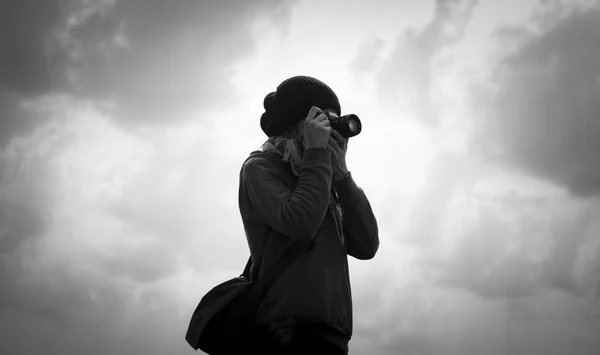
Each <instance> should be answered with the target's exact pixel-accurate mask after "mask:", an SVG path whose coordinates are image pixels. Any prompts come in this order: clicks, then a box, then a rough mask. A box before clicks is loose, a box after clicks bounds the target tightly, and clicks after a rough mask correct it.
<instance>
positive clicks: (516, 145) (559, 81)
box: [0, 0, 600, 355]
mask: <svg viewBox="0 0 600 355" xmlns="http://www.w3.org/2000/svg"><path fill="white" fill-rule="evenodd" d="M0 53H2V54H1V55H0V289H1V290H2V291H1V293H0V336H1V338H2V339H1V341H0V353H1V354H3V355H29V354H50V355H54V354H57V355H59V354H60V355H79V354H89V355H101V354H127V355H137V354H139V355H142V354H143V355H162V354H177V355H179V354H192V353H193V350H192V349H191V348H190V347H189V345H188V344H187V343H186V342H185V340H184V336H185V332H186V329H187V326H188V322H189V319H190V316H191V314H192V312H193V310H194V308H195V307H196V305H197V303H198V301H199V300H200V298H201V297H202V296H203V295H204V294H205V293H206V292H207V291H208V290H210V289H211V288H212V287H214V286H215V285H217V284H218V283H220V282H223V281H225V280H227V279H230V278H232V277H235V276H237V275H239V274H240V273H241V271H242V269H243V267H244V265H245V263H246V260H247V257H248V253H249V250H248V246H247V244H246V239H245V235H244V230H243V226H242V223H241V219H240V216H239V210H238V204H237V194H238V181H239V180H238V179H239V170H240V167H241V164H242V163H243V161H244V159H245V158H246V157H247V156H248V154H249V153H250V152H251V151H253V150H256V149H258V148H259V146H260V145H261V144H262V143H263V142H264V140H265V139H266V136H265V135H264V133H263V132H262V131H261V129H260V125H259V120H260V115H261V113H262V112H263V107H262V103H263V98H264V96H265V95H266V94H267V93H268V92H270V91H274V90H275V88H276V87H277V85H278V84H279V83H280V82H281V81H283V80H284V79H286V78H288V77H291V76H294V75H310V76H314V77H317V78H319V79H320V80H323V81H324V82H326V83H327V84H328V85H329V86H331V87H332V88H333V90H334V91H335V92H336V93H337V94H338V96H339V98H340V101H341V107H342V112H343V113H355V114H357V115H358V116H360V117H361V120H362V122H363V132H362V133H361V134H360V135H359V136H357V137H355V138H352V139H351V140H350V144H349V150H348V156H347V160H348V168H349V170H350V171H351V172H352V174H353V176H354V179H355V181H356V182H357V184H358V185H359V186H361V187H362V188H363V189H364V191H365V192H366V194H367V196H368V197H369V199H370V202H371V204H372V207H373V210H374V212H375V214H376V216H377V219H378V223H379V231H380V235H379V237H380V240H381V246H380V248H379V252H378V254H377V256H376V257H375V258H374V259H372V260H369V261H358V260H355V259H350V269H351V281H352V286H353V299H354V312H355V313H354V319H355V326H354V336H353V338H352V340H351V342H350V353H351V354H353V355H367V354H369V355H396V354H401V355H404V354H406V355H437V354H440V355H442V354H443V355H462V354H466V355H471V354H472V355H482V354H485V355H487V354H489V355H503V354H523V355H530V354H549V355H554V354H556V355H563V354H573V355H592V354H598V353H600V340H599V337H598V336H597V335H598V329H600V164H599V163H598V162H599V161H600V158H598V157H596V154H597V153H598V152H599V151H600V59H599V58H600V2H599V1H597V0H592V1H586V0H577V1H535V0H510V1H508V0H503V1H496V0H480V1H475V0H437V1H424V0H403V1H392V0H387V1H386V0H379V1H375V0H370V1H369V2H367V1H362V0H345V1H344V0H318V1H317V0H294V1H275V0H273V1H268V0H261V1H241V0H238V1H217V0H214V1H201V0H199V1H183V0H178V1H158V0H153V1H150V0H147V1H133V0H98V1H84V0H64V1H62V0H59V1H51V0H45V1H34V0H31V1H22V0H21V1H17V0H15V1H4V2H3V6H2V10H1V11H0Z"/></svg>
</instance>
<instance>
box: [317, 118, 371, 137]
mask: <svg viewBox="0 0 600 355" xmlns="http://www.w3.org/2000/svg"><path fill="white" fill-rule="evenodd" d="M325 115H326V116H327V118H328V119H329V123H330V124H331V128H333V129H335V130H336V131H338V132H339V133H340V134H341V135H342V137H344V138H350V137H354V136H357V135H358V134H359V133H360V132H361V130H362V124H361V122H360V119H359V118H358V116H357V115H355V114H348V115H344V116H341V117H340V116H338V115H336V114H335V112H325Z"/></svg>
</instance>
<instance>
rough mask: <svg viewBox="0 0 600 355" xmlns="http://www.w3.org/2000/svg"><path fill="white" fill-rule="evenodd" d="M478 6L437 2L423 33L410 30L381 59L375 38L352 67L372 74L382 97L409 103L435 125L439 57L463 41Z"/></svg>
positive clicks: (468, 0) (465, 0)
mask: <svg viewBox="0 0 600 355" xmlns="http://www.w3.org/2000/svg"><path fill="white" fill-rule="evenodd" d="M476 4H477V2H476V1H474V0H436V2H435V5H436V6H435V14H434V17H433V19H432V20H431V22H430V23H429V24H428V25H427V26H425V27H424V28H422V29H415V28H411V29H408V30H406V31H404V32H403V33H402V34H401V35H399V36H398V37H397V38H396V43H395V46H394V48H393V50H392V52H391V54H390V55H389V57H387V58H384V57H382V55H381V54H380V52H381V50H382V48H383V47H382V44H381V40H380V39H379V38H374V39H372V40H371V41H369V42H367V43H364V44H363V46H362V47H361V48H360V49H359V54H358V56H357V58H356V59H355V61H354V62H353V64H352V67H353V68H354V69H355V70H357V71H363V72H364V71H367V72H372V73H373V74H374V75H375V76H376V78H377V82H378V91H379V92H380V94H381V96H382V97H385V98H388V99H391V100H393V101H398V99H400V100H409V101H410V102H411V107H412V109H413V110H414V112H415V113H416V114H417V116H418V117H419V120H421V121H422V122H424V123H427V124H435V123H436V122H437V119H438V118H437V116H438V114H439V112H437V111H436V109H435V104H434V102H433V101H432V93H433V91H434V90H435V85H436V75H437V69H436V68H437V64H436V62H435V61H436V56H437V55H439V54H440V52H441V51H442V50H443V49H444V48H446V47H448V46H450V45H452V44H453V43H456V42H458V41H460V39H461V38H462V37H463V34H464V31H465V28H466V25H467V23H468V20H469V18H470V16H471V13H472V11H473V9H474V7H475V6H476ZM372 68H373V69H372Z"/></svg>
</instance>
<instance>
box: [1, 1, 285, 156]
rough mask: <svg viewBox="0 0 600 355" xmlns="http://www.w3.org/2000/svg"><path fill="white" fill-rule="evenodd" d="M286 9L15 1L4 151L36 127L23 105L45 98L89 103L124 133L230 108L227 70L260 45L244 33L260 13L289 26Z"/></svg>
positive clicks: (6, 19)
mask: <svg viewBox="0 0 600 355" xmlns="http://www.w3.org/2000/svg"><path fill="white" fill-rule="evenodd" d="M290 3H291V2H290V1H285V2H276V1H271V0H264V1H253V2H238V1H226V2H223V1H189V0H188V1H178V2H177V3H176V4H171V3H165V2H162V1H146V2H134V1H115V0H105V1H97V2H87V1H85V2H84V1H77V0H57V1H47V2H44V4H42V5H40V4H38V3H37V2H30V1H11V2H9V3H8V6H9V7H10V9H9V10H10V11H3V14H2V16H3V17H2V18H1V19H2V21H0V22H1V23H2V28H1V29H2V31H1V32H2V35H1V36H2V37H0V43H2V46H3V51H2V52H3V53H6V55H3V56H2V58H0V68H1V69H0V102H3V103H4V102H7V103H8V105H6V106H5V105H2V111H0V114H1V115H2V116H3V117H8V119H7V120H3V121H2V123H1V126H0V128H2V130H0V131H2V132H3V134H2V135H1V136H0V138H1V139H2V140H1V141H0V144H1V145H2V147H4V146H5V145H6V144H8V142H9V140H10V138H11V137H12V136H14V135H17V134H24V132H30V131H31V130H32V129H34V127H35V126H36V125H37V124H38V123H39V122H38V121H35V120H33V119H32V118H31V117H29V115H28V114H27V112H24V111H22V110H20V106H21V103H22V101H23V100H26V99H34V98H37V97H40V96H43V95H48V94H69V95H72V96H74V97H77V98H79V99H85V100H91V101H92V102H95V103H97V104H98V108H99V109H101V108H102V109H105V110H107V112H109V113H110V114H111V117H114V118H115V121H116V122H118V123H121V124H123V125H125V126H129V125H135V126H137V125H144V126H146V125H150V126H156V125H158V126H168V125H173V124H177V123H180V122H182V121H185V120H187V119H189V117H188V116H187V113H188V112H189V111H190V110H194V109H198V108H199V107H201V106H203V105H207V104H208V105H217V104H227V103H228V102H230V101H231V100H234V98H235V95H234V94H233V91H234V90H233V87H232V86H231V83H230V81H229V79H230V76H231V70H230V66H231V65H232V64H234V63H235V62H236V61H237V60H239V59H241V58H244V57H245V56H247V55H249V54H251V53H252V51H253V50H254V47H255V45H256V39H255V38H254V37H253V34H252V32H251V31H249V30H248V29H249V28H250V26H251V25H252V23H253V21H255V20H256V19H257V18H258V17H259V16H260V17H273V16H276V17H277V19H276V20H273V21H272V23H273V25H274V26H279V27H281V28H285V26H287V21H286V19H288V18H289V11H290ZM34 7H35V9H36V11H31V9H32V8H34ZM32 122H33V123H32Z"/></svg>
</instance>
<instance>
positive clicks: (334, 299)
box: [239, 148, 379, 352]
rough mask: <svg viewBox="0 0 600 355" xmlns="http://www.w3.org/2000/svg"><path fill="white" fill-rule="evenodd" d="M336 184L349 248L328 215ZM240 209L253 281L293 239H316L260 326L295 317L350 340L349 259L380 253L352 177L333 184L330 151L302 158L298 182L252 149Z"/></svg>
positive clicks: (264, 308)
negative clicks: (322, 326)
mask: <svg viewBox="0 0 600 355" xmlns="http://www.w3.org/2000/svg"><path fill="white" fill-rule="evenodd" d="M332 184H333V187H334V188H335V190H336V191H337V194H338V196H339V203H340V205H341V207H342V211H343V234H344V244H342V242H341V241H340V237H339V235H338V229H337V228H336V220H335V218H334V216H333V214H331V213H329V207H330V206H329V204H330V193H332V192H331V191H332ZM239 207H240V213H241V216H242V221H243V224H244V229H245V232H246V238H247V241H248V245H249V247H250V252H251V256H252V262H253V267H252V269H251V277H252V278H253V279H258V278H260V277H261V276H262V275H263V273H264V272H265V271H266V270H268V269H269V267H270V266H271V265H272V263H273V262H274V261H275V260H277V258H278V257H279V256H280V255H281V253H282V252H283V251H284V250H285V249H286V248H287V247H288V245H289V244H290V243H291V242H292V241H293V240H308V239H310V238H314V242H315V245H314V247H313V249H312V250H311V251H310V252H307V253H305V254H304V255H302V256H301V257H300V258H299V259H298V260H297V261H296V262H294V263H293V264H292V265H291V266H290V267H289V268H288V269H287V271H286V272H285V273H283V274H282V276H281V277H280V278H279V279H278V280H277V282H276V283H275V284H273V286H272V287H271V288H270V290H269V291H268V292H267V295H266V298H265V300H264V301H263V302H262V304H261V306H260V308H259V313H258V323H259V325H265V324H270V323H271V322H273V321H275V320H278V319H281V318H286V317H294V318H296V319H299V320H302V321H306V322H314V323H315V324H321V325H325V326H327V327H328V328H329V329H333V330H335V331H336V332H337V333H339V334H340V335H341V336H342V337H343V338H344V339H345V340H346V352H347V342H348V341H349V340H350V338H351V336H352V296H351V290H350V278H349V273H348V258H347V255H350V256H353V257H355V258H357V259H360V260H368V259H371V258H373V257H374V256H375V254H376V252H377V249H378V247H379V237H378V229H377V221H376V219H375V216H374V215H373V211H372V210H371V206H370V204H369V201H368V200H367V197H366V196H365V194H364V192H363V191H362V190H361V189H360V188H359V187H358V186H357V185H356V183H355V182H354V180H353V179H352V176H351V175H349V176H348V177H346V178H344V179H342V180H339V181H335V182H332V170H331V152H330V151H328V150H327V149H323V148H313V149H308V150H306V151H305V152H304V155H303V163H302V168H301V169H300V173H299V176H295V175H294V174H293V173H292V170H291V167H290V165H289V164H287V163H284V162H283V161H281V157H280V156H278V155H276V154H274V153H270V152H263V151H254V152H252V153H251V154H250V157H249V158H248V159H247V160H246V162H245V163H244V164H243V166H242V169H241V171H240V188H239Z"/></svg>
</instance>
